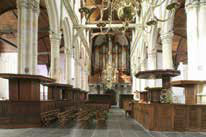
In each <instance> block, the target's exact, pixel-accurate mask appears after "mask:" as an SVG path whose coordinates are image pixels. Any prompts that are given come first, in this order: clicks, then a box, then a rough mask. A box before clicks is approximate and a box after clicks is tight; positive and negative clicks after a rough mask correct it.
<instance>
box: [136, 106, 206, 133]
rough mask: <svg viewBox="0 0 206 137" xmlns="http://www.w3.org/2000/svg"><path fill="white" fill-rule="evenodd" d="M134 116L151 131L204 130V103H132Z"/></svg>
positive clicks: (205, 115) (205, 108)
mask: <svg viewBox="0 0 206 137" xmlns="http://www.w3.org/2000/svg"><path fill="white" fill-rule="evenodd" d="M133 109H134V118H135V119H136V120H137V122H139V123H140V124H141V125H143V126H144V127H145V128H146V129H148V130H152V131H198V132H200V131H206V111H205V110H206V105H184V104H160V103H152V104H144V103H134V106H133Z"/></svg>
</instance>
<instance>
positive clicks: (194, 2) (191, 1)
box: [185, 0, 206, 10]
mask: <svg viewBox="0 0 206 137" xmlns="http://www.w3.org/2000/svg"><path fill="white" fill-rule="evenodd" d="M199 6H206V0H186V2H185V8H186V10H188V9H190V8H197V7H199Z"/></svg>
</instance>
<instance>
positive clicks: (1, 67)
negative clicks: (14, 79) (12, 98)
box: [0, 53, 17, 99]
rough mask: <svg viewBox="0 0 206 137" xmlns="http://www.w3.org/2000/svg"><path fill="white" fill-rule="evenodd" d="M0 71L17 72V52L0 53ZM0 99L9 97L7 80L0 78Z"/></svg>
mask: <svg viewBox="0 0 206 137" xmlns="http://www.w3.org/2000/svg"><path fill="white" fill-rule="evenodd" d="M0 73H17V53H0ZM0 87H1V88H0V99H2V98H5V99H9V91H8V90H9V89H8V80H6V79H1V78H0Z"/></svg>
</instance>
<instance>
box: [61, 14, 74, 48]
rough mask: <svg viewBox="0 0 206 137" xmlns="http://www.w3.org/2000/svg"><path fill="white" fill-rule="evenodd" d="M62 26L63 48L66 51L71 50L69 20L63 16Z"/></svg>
mask: <svg viewBox="0 0 206 137" xmlns="http://www.w3.org/2000/svg"><path fill="white" fill-rule="evenodd" d="M62 27H63V34H64V42H65V49H66V50H68V51H71V49H72V35H71V28H70V24H69V20H68V18H67V17H65V19H64V21H63V26H62Z"/></svg>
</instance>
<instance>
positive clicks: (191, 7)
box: [186, 0, 198, 80]
mask: <svg viewBox="0 0 206 137" xmlns="http://www.w3.org/2000/svg"><path fill="white" fill-rule="evenodd" d="M187 2H188V3H187ZM186 14H187V25H186V26H187V54H188V79H192V80H198V76H197V74H198V72H197V63H198V2H197V3H196V2H194V1H193V2H192V1H188V0H187V1H186Z"/></svg>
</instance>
